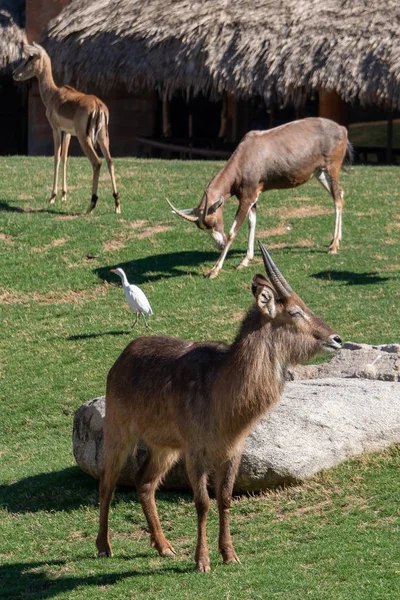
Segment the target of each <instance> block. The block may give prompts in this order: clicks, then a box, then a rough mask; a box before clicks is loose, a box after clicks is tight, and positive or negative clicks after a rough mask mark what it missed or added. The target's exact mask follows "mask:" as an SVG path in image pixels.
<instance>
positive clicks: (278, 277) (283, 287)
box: [258, 240, 293, 298]
mask: <svg viewBox="0 0 400 600" xmlns="http://www.w3.org/2000/svg"><path fill="white" fill-rule="evenodd" d="M258 245H259V246H260V250H261V254H262V257H263V261H264V266H265V270H266V272H267V275H268V277H269V278H270V280H271V282H272V284H273V285H274V287H275V289H276V291H277V292H278V293H279V294H281V295H282V297H283V298H290V296H292V295H293V290H292V288H291V287H290V285H289V284H288V282H287V281H286V279H285V278H284V276H283V275H282V273H281V272H280V270H279V269H278V267H277V266H276V264H275V263H274V261H273V260H272V258H271V256H270V254H269V253H268V251H267V250H266V249H265V248H264V246H263V245H262V243H261V242H260V241H259V240H258Z"/></svg>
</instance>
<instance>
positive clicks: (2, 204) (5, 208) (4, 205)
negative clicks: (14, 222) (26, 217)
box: [0, 200, 84, 217]
mask: <svg viewBox="0 0 400 600" xmlns="http://www.w3.org/2000/svg"><path fill="white" fill-rule="evenodd" d="M0 211H2V212H11V213H25V214H32V213H49V214H53V215H66V216H73V217H76V216H79V215H80V214H84V213H72V212H66V211H64V210H56V209H54V208H38V209H36V208H21V207H20V206H13V205H12V204H10V203H9V202H8V201H6V200H0Z"/></svg>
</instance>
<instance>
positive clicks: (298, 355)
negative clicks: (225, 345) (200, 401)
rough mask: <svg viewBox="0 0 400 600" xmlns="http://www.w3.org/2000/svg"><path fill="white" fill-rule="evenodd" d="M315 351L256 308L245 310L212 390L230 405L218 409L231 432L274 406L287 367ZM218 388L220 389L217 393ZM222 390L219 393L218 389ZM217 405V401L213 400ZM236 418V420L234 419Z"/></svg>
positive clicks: (314, 346) (312, 342)
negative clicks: (224, 398) (229, 423)
mask: <svg viewBox="0 0 400 600" xmlns="http://www.w3.org/2000/svg"><path fill="white" fill-rule="evenodd" d="M317 351H318V345H317V343H316V342H315V340H313V338H312V337H311V336H310V337H309V338H306V339H305V338H304V336H303V335H299V334H298V333H296V330H295V329H294V327H293V326H291V325H283V324H280V323H278V322H276V321H275V320H272V321H271V320H269V319H267V318H266V317H265V316H264V315H262V314H261V313H260V312H259V310H258V309H257V308H256V307H253V308H251V309H250V310H249V312H248V314H247V317H246V318H245V319H244V321H243V323H242V325H241V328H240V330H239V332H238V335H237V337H236V339H235V341H234V343H233V344H232V346H231V348H230V351H229V353H228V356H227V360H226V365H225V368H224V371H225V373H224V377H220V378H219V380H218V384H217V386H216V390H215V392H216V394H215V398H216V399H218V397H219V395H220V394H222V393H223V395H224V396H228V397H230V398H231V399H232V402H231V403H229V404H227V405H225V406H221V407H220V410H226V413H227V414H226V415H225V419H229V420H230V421H231V425H232V427H233V428H238V429H242V428H243V426H244V425H245V424H247V428H251V426H252V425H253V424H254V422H256V421H258V420H259V419H260V418H261V416H262V415H263V414H264V413H265V412H267V410H268V409H269V408H270V407H271V406H273V405H274V404H275V403H276V402H278V400H279V397H280V395H281V392H282V389H283V387H284V384H285V378H286V370H287V367H288V366H290V365H295V364H299V363H303V362H306V361H308V360H309V359H310V358H312V356H314V354H316V352H317ZM219 388H221V389H219ZM222 388H223V389H222ZM216 402H218V400H216ZM238 417H239V418H238Z"/></svg>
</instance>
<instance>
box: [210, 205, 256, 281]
mask: <svg viewBox="0 0 400 600" xmlns="http://www.w3.org/2000/svg"><path fill="white" fill-rule="evenodd" d="M249 209H250V207H247V206H246V207H245V206H243V204H240V205H239V208H238V209H237V212H236V216H235V220H234V221H233V225H232V227H231V229H230V231H229V234H228V241H227V242H226V246H225V248H224V249H223V250H222V253H221V256H220V257H219V259H218V260H217V262H216V263H215V265H214V266H213V268H212V269H211V271H210V272H209V273H208V275H207V276H208V277H209V278H210V279H215V277H217V275H218V273H219V272H220V270H221V269H222V265H223V264H224V261H225V258H226V255H227V254H228V252H229V248H230V247H231V245H232V243H233V240H234V239H235V237H236V235H237V232H238V231H239V229H240V227H241V225H242V223H243V221H244V220H245V218H246V216H247V213H248V211H249Z"/></svg>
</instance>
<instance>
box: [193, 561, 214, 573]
mask: <svg viewBox="0 0 400 600" xmlns="http://www.w3.org/2000/svg"><path fill="white" fill-rule="evenodd" d="M196 571H198V572H199V573H209V572H210V571H211V567H210V559H209V558H201V559H200V560H198V561H197V563H196Z"/></svg>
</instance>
